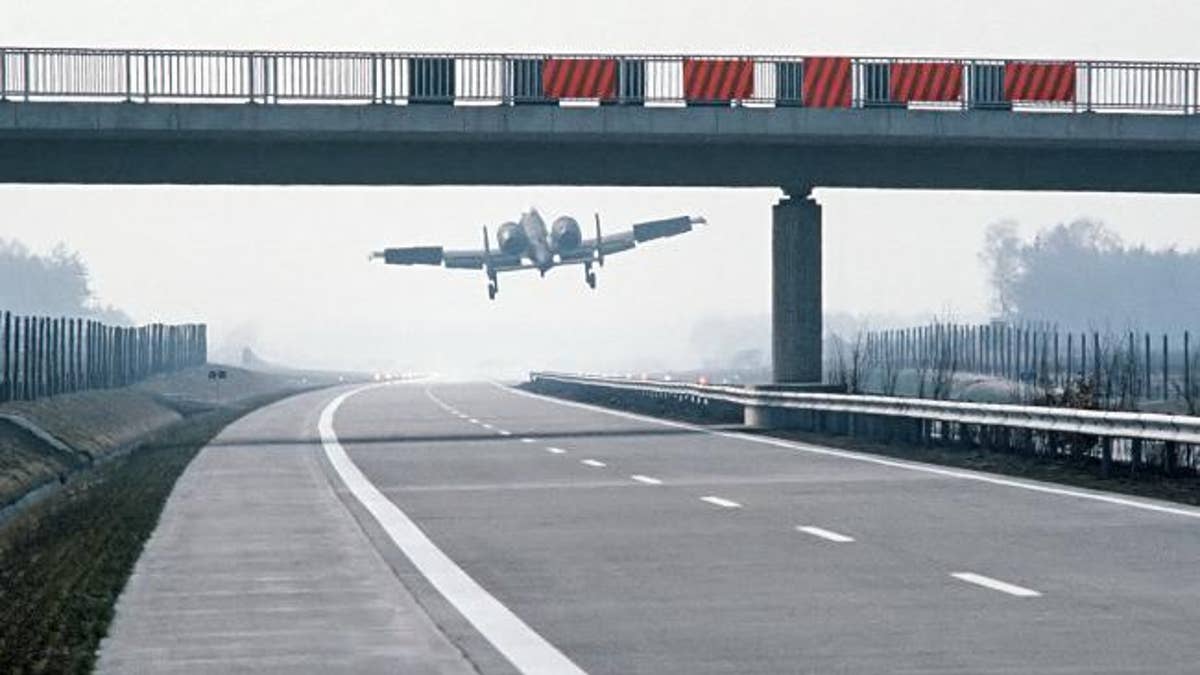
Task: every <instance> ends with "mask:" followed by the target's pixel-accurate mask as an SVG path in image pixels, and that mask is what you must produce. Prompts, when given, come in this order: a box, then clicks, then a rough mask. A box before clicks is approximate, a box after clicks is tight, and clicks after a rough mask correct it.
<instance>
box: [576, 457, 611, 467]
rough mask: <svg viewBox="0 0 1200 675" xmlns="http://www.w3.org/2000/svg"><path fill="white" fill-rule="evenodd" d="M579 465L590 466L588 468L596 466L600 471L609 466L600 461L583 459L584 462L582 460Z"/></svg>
mask: <svg viewBox="0 0 1200 675" xmlns="http://www.w3.org/2000/svg"><path fill="white" fill-rule="evenodd" d="M579 463H580V464H586V465H588V466H594V467H596V468H598V469H603V468H604V467H606V466H608V465H607V464H605V463H604V462H600V461H597V460H594V459H583V460H580V461H579Z"/></svg>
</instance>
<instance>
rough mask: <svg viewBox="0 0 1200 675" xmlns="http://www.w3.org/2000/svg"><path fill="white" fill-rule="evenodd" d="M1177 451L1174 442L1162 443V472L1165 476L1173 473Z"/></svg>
mask: <svg viewBox="0 0 1200 675" xmlns="http://www.w3.org/2000/svg"><path fill="white" fill-rule="evenodd" d="M1178 450H1179V445H1178V444H1177V443H1176V442H1175V441H1167V442H1165V443H1163V456H1162V470H1163V473H1164V474H1165V475H1167V476H1170V475H1172V474H1174V473H1175V455H1176V454H1177V453H1178Z"/></svg>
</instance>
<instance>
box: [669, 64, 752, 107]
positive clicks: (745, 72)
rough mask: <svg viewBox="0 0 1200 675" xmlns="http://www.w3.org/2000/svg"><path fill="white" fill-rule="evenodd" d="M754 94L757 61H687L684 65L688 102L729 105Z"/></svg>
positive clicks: (684, 87)
mask: <svg viewBox="0 0 1200 675" xmlns="http://www.w3.org/2000/svg"><path fill="white" fill-rule="evenodd" d="M753 95H754V61H751V60H748V59H687V60H685V61H684V62H683V97H684V98H685V99H687V100H688V101H701V102H703V101H711V102H728V101H737V100H744V99H748V98H750V97H752V96H753Z"/></svg>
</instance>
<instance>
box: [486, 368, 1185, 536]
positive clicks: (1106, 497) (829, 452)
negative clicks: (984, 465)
mask: <svg viewBox="0 0 1200 675" xmlns="http://www.w3.org/2000/svg"><path fill="white" fill-rule="evenodd" d="M493 384H495V386H497V387H499V388H501V389H503V390H505V391H507V392H509V393H510V394H513V395H514V396H527V397H529V398H535V399H539V400H542V401H546V402H548V403H554V404H557V405H562V406H567V407H570V408H580V409H583V410H591V411H593V412H598V413H603V414H605V415H613V416H616V417H624V418H626V419H632V420H640V421H642V422H649V423H651V424H658V425H661V426H666V427H675V428H676V429H688V430H689V431H695V432H698V433H705V434H711V435H713V436H721V437H723V438H732V439H736V440H739V441H745V442H747V443H761V444H764V445H773V446H775V447H777V448H785V449H788V450H797V451H800V452H807V453H811V454H814V455H823V456H825V457H838V458H840V459H849V460H854V461H856V462H867V463H869V464H875V465H878V466H888V467H892V468H894V469H903V470H905V471H919V472H921V473H927V474H933V475H936V476H944V477H946V478H957V479H960V480H971V481H976V482H979V483H988V484H991V485H999V486H1003V487H1009V488H1017V489H1020V490H1029V491H1031V492H1040V493H1042V494H1049V495H1057V496H1061V497H1073V498H1075V499H1087V500H1090V501H1094V502H1103V503H1105V504H1112V505H1116V506H1125V507H1128V508H1134V509H1141V510H1143V511H1153V512H1156V513H1167V514H1171V515H1174V516H1184V517H1186V518H1196V519H1200V509H1189V508H1185V507H1176V506H1171V505H1168V504H1159V503H1155V502H1149V501H1143V500H1139V499H1129V498H1126V497H1117V496H1115V495H1110V494H1104V493H1100V492H1082V491H1080V490H1072V489H1070V488H1063V487H1057V486H1054V485H1051V484H1049V483H1034V482H1031V481H1025V480H1015V479H1011V478H1001V477H999V476H996V475H992V474H985V473H981V472H980V473H976V472H971V471H965V470H961V469H948V468H945V467H940V466H935V465H932V464H921V463H919V462H909V461H905V460H898V459H886V458H883V457H878V456H876V455H867V454H864V453H859V452H853V451H850V450H835V449H833V448H826V447H823V446H819V445H810V444H807V443H797V442H793V441H785V440H782V439H778V438H770V437H767V436H754V435H750V434H744V433H739V432H736V431H716V430H713V429H706V428H704V427H702V426H698V425H695V424H687V423H686V422H675V421H670V420H662V419H658V418H656V417H648V416H646V415H638V414H636V413H627V412H623V411H620V410H611V409H609V408H603V407H600V406H596V405H591V404H588V403H578V402H576V401H565V400H562V399H557V398H554V397H552V396H542V395H541V394H534V393H532V392H528V391H521V390H520V389H514V388H512V387H508V386H505V385H502V384H499V383H493Z"/></svg>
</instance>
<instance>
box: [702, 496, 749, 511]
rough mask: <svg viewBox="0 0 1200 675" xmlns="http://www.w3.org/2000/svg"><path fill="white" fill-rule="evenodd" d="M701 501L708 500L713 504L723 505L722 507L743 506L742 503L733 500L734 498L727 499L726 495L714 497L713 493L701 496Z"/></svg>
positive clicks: (733, 507)
mask: <svg viewBox="0 0 1200 675" xmlns="http://www.w3.org/2000/svg"><path fill="white" fill-rule="evenodd" d="M700 501H702V502H708V503H709V504H712V505H713V506H721V507H724V508H727V509H740V508H742V505H741V504H739V503H737V502H735V501H733V500H732V499H725V498H724V497H714V496H712V495H709V496H707V497H701V498H700Z"/></svg>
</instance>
